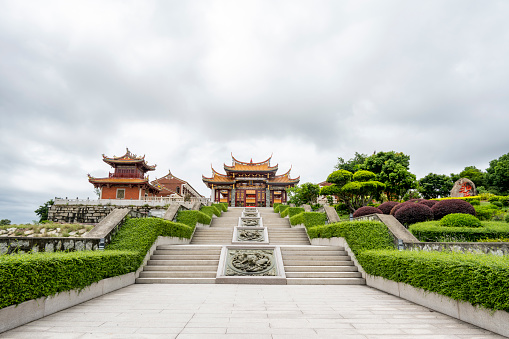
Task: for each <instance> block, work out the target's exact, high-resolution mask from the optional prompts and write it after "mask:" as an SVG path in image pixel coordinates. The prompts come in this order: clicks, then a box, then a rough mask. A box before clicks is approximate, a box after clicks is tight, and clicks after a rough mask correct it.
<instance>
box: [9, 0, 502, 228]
mask: <svg viewBox="0 0 509 339" xmlns="http://www.w3.org/2000/svg"><path fill="white" fill-rule="evenodd" d="M508 17H509V2H507V1H490V0H488V1H466V0H458V1H446V0H441V1H420V2H416V1H376V0H374V1H358V0H355V1H316V0H313V1H185V2H184V1H147V0H143V1H69V0H67V1H23V0H15V1H2V0H0V117H1V125H0V145H1V148H0V157H1V159H2V161H1V162H0V174H1V177H2V180H1V181H0V219H3V218H7V219H11V220H12V221H13V222H30V221H32V220H35V219H37V218H36V215H35V214H34V213H33V211H34V210H35V209H36V208H37V207H38V206H39V205H41V204H42V203H44V202H45V201H47V200H49V199H50V198H53V197H55V196H59V197H66V196H68V197H80V198H86V197H90V198H94V197H95V196H94V193H93V187H92V185H91V184H90V183H88V180H87V173H90V174H92V175H94V176H98V177H101V176H105V175H107V173H108V171H109V170H110V168H109V166H108V165H107V164H105V163H104V162H102V157H101V154H103V153H105V154H106V155H109V156H112V155H117V156H119V155H122V154H124V152H125V148H126V147H129V149H130V150H131V151H132V152H134V153H136V154H140V155H142V154H146V159H147V160H148V162H149V163H150V164H153V163H156V164H157V165H158V166H157V170H156V171H155V173H154V172H152V173H151V174H150V177H151V178H155V177H161V176H163V175H165V174H167V172H168V169H171V170H172V172H173V173H174V174H175V175H176V176H178V177H181V178H183V179H185V180H187V181H189V182H190V183H191V185H192V186H193V187H194V188H196V189H197V190H198V191H199V192H201V193H202V194H203V195H206V196H208V195H209V194H210V191H209V190H208V189H207V188H206V187H205V185H204V184H203V183H202V182H201V175H202V174H204V175H206V176H210V174H211V170H210V165H211V164H212V165H213V166H214V168H215V169H216V170H220V171H222V167H223V163H225V162H226V163H227V164H228V163H230V161H231V158H230V152H233V154H234V156H235V157H236V158H238V159H241V160H247V161H249V160H250V159H251V158H252V159H253V161H261V160H265V159H266V158H267V157H269V156H270V154H271V153H274V156H273V159H272V162H273V164H276V163H279V168H280V170H279V172H280V173H283V172H285V171H286V170H287V169H289V168H290V166H292V165H293V169H292V173H291V174H292V176H294V177H296V176H299V175H300V176H301V182H315V183H318V182H320V181H323V180H325V178H326V177H327V175H328V174H329V173H330V172H331V171H332V170H333V166H334V165H335V163H336V160H337V157H343V158H345V159H348V158H351V157H353V155H354V153H355V152H356V151H357V152H361V153H368V154H372V153H373V152H374V151H390V150H396V151H402V152H404V153H406V154H408V155H410V157H411V171H412V172H413V173H415V174H416V175H417V177H418V178H421V177H423V176H424V175H426V174H427V173H429V172H434V173H439V174H449V173H451V172H456V173H457V172H460V171H461V170H462V169H463V168H464V167H465V166H469V165H475V166H477V167H478V168H481V169H483V170H484V169H486V168H487V167H488V163H489V161H490V160H492V159H496V158H498V157H499V156H501V155H503V154H505V153H507V152H509V137H508V132H507V131H508V127H509V114H508V108H509V95H508V94H507V91H508V88H509V66H508V60H509V21H508V20H507V18H508Z"/></svg>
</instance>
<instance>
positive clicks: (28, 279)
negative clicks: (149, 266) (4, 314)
mask: <svg viewBox="0 0 509 339" xmlns="http://www.w3.org/2000/svg"><path fill="white" fill-rule="evenodd" d="M137 258H138V254H137V252H131V251H104V252H103V251H101V252H98V251H94V252H92V251H87V252H84V251H81V252H70V253H65V252H55V253H33V254H19V255H2V256H0V308H4V307H7V306H10V305H16V304H20V303H22V302H24V301H27V300H30V299H37V298H40V297H44V296H48V295H53V294H56V293H59V292H63V291H68V290H72V289H79V290H82V289H83V288H85V287H86V286H88V285H91V284H92V283H94V282H97V281H99V280H102V279H106V278H111V277H115V276H118V275H122V274H126V273H129V272H133V271H135V270H136V269H137V268H138V266H137V265H136V263H137V262H138V260H137Z"/></svg>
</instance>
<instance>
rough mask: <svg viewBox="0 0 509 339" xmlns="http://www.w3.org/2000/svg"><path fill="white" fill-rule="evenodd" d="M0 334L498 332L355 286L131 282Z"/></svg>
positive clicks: (363, 336) (186, 337) (355, 338)
mask: <svg viewBox="0 0 509 339" xmlns="http://www.w3.org/2000/svg"><path fill="white" fill-rule="evenodd" d="M0 338H40V339H44V338H178V339H191V338H192V339H194V338H208V339H214V338H260V339H283V338H292V339H293V338H299V339H300V338H304V339H306V338H342V339H385V338H386V339H389V338H390V339H393V338H397V339H410V338H412V339H413V338H426V339H446V338H451V339H460V338H464V339H467V338H470V339H472V338H479V339H481V338H483V339H491V338H504V337H502V336H499V335H496V334H493V333H491V332H489V331H486V330H483V329H480V328H478V327H476V326H473V325H470V324H467V323H464V322H462V321H460V320H457V319H454V318H451V317H449V316H447V315H444V314H441V313H438V312H434V311H431V310H429V309H428V308H426V307H423V306H419V305H416V304H413V303H411V302H409V301H406V300H404V299H401V298H399V297H395V296H392V295H389V294H386V293H384V292H381V291H378V290H375V289H373V288H370V287H367V286H363V285H321V286H308V285H296V286H295V285H294V286H281V285H279V286H278V285H216V284H210V285H194V284H183V285H178V284H175V285H165V284H150V285H139V284H135V285H131V286H128V287H125V288H122V289H120V290H117V291H115V292H112V293H109V294H106V295H104V296H101V297H99V298H96V299H93V300H90V301H88V302H85V303H83V304H80V305H77V306H74V307H72V308H69V309H66V310H64V311H60V312H58V313H55V314H53V315H51V316H48V317H45V318H42V319H40V320H37V321H34V322H31V323H29V324H27V325H24V326H21V327H18V328H16V329H14V330H11V331H8V332H4V333H2V334H0Z"/></svg>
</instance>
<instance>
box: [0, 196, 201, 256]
mask: <svg viewBox="0 0 509 339" xmlns="http://www.w3.org/2000/svg"><path fill="white" fill-rule="evenodd" d="M201 206H203V204H202V203H198V202H185V203H173V204H170V206H169V207H168V209H167V210H166V212H165V214H164V217H163V218H164V219H167V220H175V218H176V216H177V214H178V212H179V211H181V210H187V209H192V208H193V207H197V208H198V209H199V208H200V207H201ZM76 208H78V206H67V205H64V206H62V205H56V206H55V205H54V206H52V207H51V209H50V213H48V214H49V215H50V216H51V215H52V216H57V215H60V217H62V218H63V217H64V216H63V215H64V214H65V215H67V218H68V219H73V220H77V219H80V220H88V221H91V220H97V225H96V226H95V227H94V228H93V229H92V230H91V231H90V232H89V233H88V234H86V235H85V236H84V237H0V254H11V253H14V252H16V253H27V252H55V251H82V250H99V249H103V248H104V247H105V246H106V245H107V244H109V243H110V241H111V238H112V237H113V236H114V235H115V233H116V232H117V231H118V229H119V228H120V227H121V226H122V224H123V223H124V221H125V218H126V217H127V216H130V217H134V218H139V217H146V216H148V215H149V212H150V208H146V207H137V206H134V207H133V206H131V207H123V208H115V207H114V206H99V205H91V206H83V207H79V208H81V209H82V210H81V214H80V215H78V216H76V215H75V214H76V213H75V212H76V211H74V212H72V211H71V212H69V211H68V210H76ZM52 210H53V211H52ZM51 213H52V214H51ZM57 219H58V218H57ZM50 220H52V219H50ZM54 221H57V220H54ZM66 222H69V221H66ZM71 222H72V221H71ZM74 222H79V223H83V221H74ZM92 223H96V222H92Z"/></svg>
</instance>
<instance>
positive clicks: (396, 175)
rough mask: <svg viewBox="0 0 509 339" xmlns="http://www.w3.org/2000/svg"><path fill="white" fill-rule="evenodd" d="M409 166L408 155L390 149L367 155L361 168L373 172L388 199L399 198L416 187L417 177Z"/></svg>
mask: <svg viewBox="0 0 509 339" xmlns="http://www.w3.org/2000/svg"><path fill="white" fill-rule="evenodd" d="M409 166H410V156H409V155H406V154H403V153H401V152H394V151H390V152H378V153H376V154H373V155H371V156H369V157H367V158H366V161H365V162H364V164H363V165H361V168H363V169H365V170H368V171H371V172H373V173H375V174H376V177H377V180H378V181H380V182H382V183H384V184H385V186H386V188H385V194H386V195H387V198H388V199H389V200H401V198H402V197H403V196H404V195H405V194H406V193H407V192H408V191H409V190H410V189H413V188H417V179H416V177H415V175H414V174H412V173H410V171H409V170H408V169H409Z"/></svg>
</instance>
